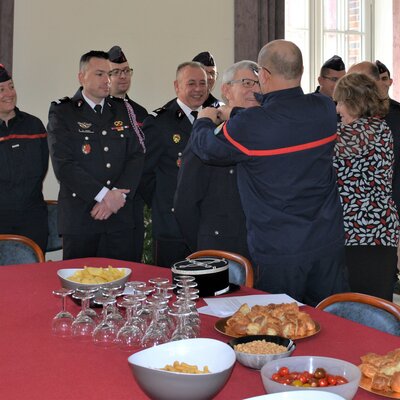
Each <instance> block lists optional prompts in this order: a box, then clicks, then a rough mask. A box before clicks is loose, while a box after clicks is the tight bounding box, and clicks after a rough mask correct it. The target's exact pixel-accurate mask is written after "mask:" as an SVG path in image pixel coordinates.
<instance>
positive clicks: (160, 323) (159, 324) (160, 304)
mask: <svg viewBox="0 0 400 400" xmlns="http://www.w3.org/2000/svg"><path fill="white" fill-rule="evenodd" d="M147 303H148V304H149V305H150V306H151V309H152V320H151V322H150V325H149V327H148V328H147V330H146V333H145V334H144V336H143V338H142V342H141V344H142V347H152V346H157V345H159V344H162V343H166V342H168V340H169V334H170V332H169V329H168V325H167V324H166V323H165V319H164V316H163V315H164V313H165V312H166V311H167V310H168V305H167V303H168V302H167V301H166V300H164V299H160V298H156V297H154V295H153V297H151V298H149V299H147Z"/></svg>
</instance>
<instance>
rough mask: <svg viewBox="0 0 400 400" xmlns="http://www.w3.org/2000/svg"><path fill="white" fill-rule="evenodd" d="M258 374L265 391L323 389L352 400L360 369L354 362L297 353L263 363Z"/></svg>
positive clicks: (356, 387) (358, 380)
mask: <svg viewBox="0 0 400 400" xmlns="http://www.w3.org/2000/svg"><path fill="white" fill-rule="evenodd" d="M261 378H262V381H263V384H264V387H265V390H266V392H267V393H278V392H287V391H293V390H323V391H326V392H331V393H335V394H337V395H339V396H342V397H344V398H345V399H346V400H351V399H352V398H353V397H354V395H355V394H356V392H357V389H358V384H359V382H360V379H361V372H360V370H359V369H358V367H357V366H356V365H354V364H351V363H349V362H347V361H343V360H339V359H337V358H330V357H314V356H297V357H290V358H282V359H278V360H273V361H270V362H269V363H267V364H265V365H264V366H263V367H262V369H261Z"/></svg>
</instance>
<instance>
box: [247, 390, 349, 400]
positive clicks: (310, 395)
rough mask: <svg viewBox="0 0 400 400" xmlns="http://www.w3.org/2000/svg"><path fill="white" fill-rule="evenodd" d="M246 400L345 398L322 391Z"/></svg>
mask: <svg viewBox="0 0 400 400" xmlns="http://www.w3.org/2000/svg"><path fill="white" fill-rule="evenodd" d="M245 400H345V398H344V397H342V396H339V395H338V394H335V393H329V392H325V391H322V390H313V391H305V390H294V391H293V392H281V393H273V394H264V395H262V396H256V397H250V398H248V399H245Z"/></svg>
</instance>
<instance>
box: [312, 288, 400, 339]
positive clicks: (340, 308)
mask: <svg viewBox="0 0 400 400" xmlns="http://www.w3.org/2000/svg"><path fill="white" fill-rule="evenodd" d="M316 308H318V309H320V310H325V311H327V312H330V313H332V314H335V315H337V316H339V317H343V318H346V319H350V320H352V321H355V322H358V323H360V324H363V325H366V326H369V327H371V328H375V329H378V330H380V331H383V332H387V333H391V334H392V335H396V336H400V307H399V306H398V305H397V304H395V303H392V302H390V301H387V300H384V299H381V298H379V297H375V296H370V295H368V294H362V293H338V294H334V295H332V296H329V297H327V298H326V299H324V300H322V301H321V302H320V303H319V304H318V305H317V306H316Z"/></svg>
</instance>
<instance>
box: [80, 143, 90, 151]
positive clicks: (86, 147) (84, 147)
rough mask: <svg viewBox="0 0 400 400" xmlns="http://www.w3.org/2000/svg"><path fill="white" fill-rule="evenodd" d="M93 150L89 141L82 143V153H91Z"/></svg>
mask: <svg viewBox="0 0 400 400" xmlns="http://www.w3.org/2000/svg"><path fill="white" fill-rule="evenodd" d="M91 151H92V148H91V146H90V144H89V143H85V144H84V145H82V153H83V154H89V153H90V152H91Z"/></svg>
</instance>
